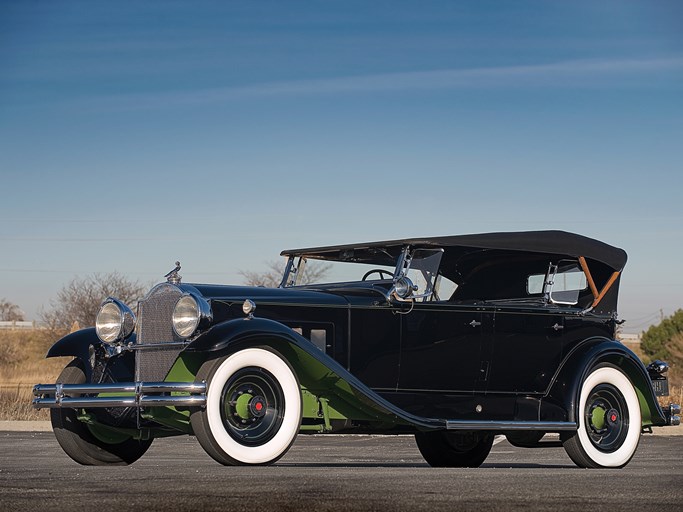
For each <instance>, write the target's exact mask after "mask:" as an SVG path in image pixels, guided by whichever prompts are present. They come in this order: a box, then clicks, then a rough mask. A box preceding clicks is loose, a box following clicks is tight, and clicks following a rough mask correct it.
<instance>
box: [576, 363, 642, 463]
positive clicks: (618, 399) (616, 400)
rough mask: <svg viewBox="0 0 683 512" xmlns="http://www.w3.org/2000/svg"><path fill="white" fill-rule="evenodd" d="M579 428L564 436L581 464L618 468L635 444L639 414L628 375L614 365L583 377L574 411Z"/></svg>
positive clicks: (636, 446) (632, 450) (626, 458)
mask: <svg viewBox="0 0 683 512" xmlns="http://www.w3.org/2000/svg"><path fill="white" fill-rule="evenodd" d="M576 415H577V417H578V420H579V428H578V430H577V431H576V432H575V433H573V434H572V435H571V436H569V437H568V438H566V439H565V440H564V448H565V450H566V451H567V454H568V455H569V457H570V458H571V459H572V460H573V461H574V463H576V464H577V465H578V466H580V467H585V468H621V467H624V466H625V465H626V464H628V462H629V461H630V460H631V458H632V457H633V455H634V454H635V452H636V448H638V442H639V441H640V430H641V414H640V405H639V403H638V396H637V395H636V391H635V389H634V387H633V384H632V383H631V381H630V380H629V378H628V377H627V376H626V375H624V373H622V372H621V370H619V369H618V368H616V367H614V366H602V367H599V368H597V369H595V370H593V371H592V372H591V373H590V374H589V375H588V377H586V379H585V380H584V382H583V384H582V387H581V395H580V398H579V403H578V407H577V411H576Z"/></svg>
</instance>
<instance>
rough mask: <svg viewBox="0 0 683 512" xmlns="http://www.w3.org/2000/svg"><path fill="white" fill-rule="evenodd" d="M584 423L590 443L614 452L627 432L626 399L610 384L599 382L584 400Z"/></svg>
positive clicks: (622, 442)
mask: <svg viewBox="0 0 683 512" xmlns="http://www.w3.org/2000/svg"><path fill="white" fill-rule="evenodd" d="M584 411H585V416H584V418H585V425H586V432H587V434H588V439H590V442H591V444H592V445H593V446H594V447H595V448H597V449H598V450H600V451H602V452H607V453H609V452H614V451H616V450H618V449H619V448H620V447H621V446H622V445H623V444H624V441H625V439H626V436H627V434H628V425H629V416H628V407H627V406H626V401H625V400H624V397H623V395H622V394H621V393H620V392H619V390H618V389H617V388H616V387H614V386H612V385H611V384H601V385H599V386H596V387H595V388H593V390H592V391H591V393H590V395H589V397H588V399H587V400H586V407H585V410H584Z"/></svg>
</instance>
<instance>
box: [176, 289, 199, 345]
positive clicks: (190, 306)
mask: <svg viewBox="0 0 683 512" xmlns="http://www.w3.org/2000/svg"><path fill="white" fill-rule="evenodd" d="M200 320H201V312H200V309H199V303H198V302H197V300H196V299H195V298H194V297H193V296H192V295H183V296H182V297H180V298H179V299H178V302H176V304H175V308H174V309H173V330H174V331H175V333H176V334H177V335H178V336H180V337H181V338H189V337H190V336H192V334H194V332H195V331H196V330H197V327H198V326H199V321H200Z"/></svg>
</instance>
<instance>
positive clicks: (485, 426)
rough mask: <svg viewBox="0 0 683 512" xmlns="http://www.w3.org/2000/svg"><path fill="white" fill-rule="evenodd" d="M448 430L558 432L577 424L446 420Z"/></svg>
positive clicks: (573, 428)
mask: <svg viewBox="0 0 683 512" xmlns="http://www.w3.org/2000/svg"><path fill="white" fill-rule="evenodd" d="M446 429H448V430H491V431H496V432H505V431H513V430H518V431H519V430H537V431H542V432H560V431H565V430H576V429H578V425H577V424H576V423H573V422H571V421H466V420H448V421H446Z"/></svg>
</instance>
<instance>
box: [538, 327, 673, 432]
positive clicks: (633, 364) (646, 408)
mask: <svg viewBox="0 0 683 512" xmlns="http://www.w3.org/2000/svg"><path fill="white" fill-rule="evenodd" d="M603 363H605V364H611V365H613V366H616V367H617V368H619V369H620V370H621V371H623V372H624V373H625V374H626V375H627V376H628V378H629V379H630V380H631V382H632V383H633V386H634V387H635V389H636V394H637V395H638V401H639V403H640V411H641V415H642V423H643V427H647V426H662V425H666V424H667V420H666V416H665V415H664V413H663V412H662V409H661V407H660V406H659V404H658V402H657V397H656V396H655V393H654V390H653V389H652V384H651V382H650V377H649V376H648V374H647V370H646V369H645V366H644V365H643V363H642V362H641V361H640V359H638V356H636V355H635V354H634V353H633V352H631V351H630V350H629V349H628V348H627V347H625V346H624V345H622V344H621V343H619V342H617V341H614V340H610V339H608V338H591V339H588V340H586V341H584V342H583V343H581V344H580V345H579V346H577V347H576V348H575V349H574V350H573V351H572V352H570V353H569V355H568V356H567V357H566V358H565V360H564V361H563V363H562V365H561V367H560V369H559V370H558V372H557V374H556V376H555V377H554V379H553V382H552V384H551V386H550V391H549V393H548V394H547V395H546V397H545V398H544V400H549V401H551V402H554V403H559V404H560V405H561V406H562V407H564V409H565V410H566V411H567V416H568V417H567V420H568V421H571V422H578V418H577V417H576V407H577V406H578V403H579V396H580V393H581V384H582V383H583V381H584V380H585V379H586V377H587V376H588V374H589V373H590V372H591V371H592V370H593V369H594V368H595V367H596V366H598V365H600V364H603Z"/></svg>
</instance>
